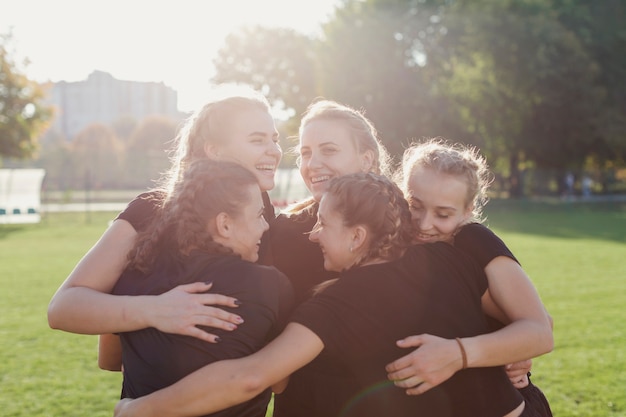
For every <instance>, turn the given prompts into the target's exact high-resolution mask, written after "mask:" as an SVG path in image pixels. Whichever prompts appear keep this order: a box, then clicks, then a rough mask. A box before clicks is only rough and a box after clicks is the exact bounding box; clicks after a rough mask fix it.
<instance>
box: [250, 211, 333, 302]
mask: <svg viewBox="0 0 626 417" xmlns="http://www.w3.org/2000/svg"><path fill="white" fill-rule="evenodd" d="M316 207H317V206H315V207H313V208H312V209H311V210H310V211H305V212H303V213H300V214H296V215H291V216H288V215H286V214H279V215H278V216H277V217H276V218H275V219H274V221H273V222H272V223H271V224H270V230H269V231H268V232H267V236H268V239H267V240H268V245H267V246H266V247H265V250H263V248H262V249H261V250H260V251H259V262H260V263H261V264H263V265H273V266H275V267H276V268H278V270H279V271H281V272H282V273H284V274H285V275H287V278H289V281H291V284H292V285H293V288H294V294H295V300H296V305H299V304H301V303H302V302H303V301H305V300H307V299H308V298H309V297H311V295H312V290H313V289H314V288H315V287H316V286H317V285H318V284H320V283H322V282H324V281H326V280H329V279H332V278H335V277H336V276H337V273H336V272H330V271H326V270H325V269H324V256H323V255H322V250H321V249H320V247H319V245H318V244H317V243H314V242H311V241H310V240H309V232H310V231H311V229H312V228H313V226H314V225H315V222H316V221H317V210H316Z"/></svg>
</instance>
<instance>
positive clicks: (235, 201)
mask: <svg viewBox="0 0 626 417" xmlns="http://www.w3.org/2000/svg"><path fill="white" fill-rule="evenodd" d="M294 150H295V151H296V152H297V161H298V162H297V163H298V167H299V170H300V174H301V176H302V179H303V181H304V184H305V185H306V187H307V189H308V191H309V194H310V197H309V198H307V199H305V200H303V201H298V202H295V203H293V204H291V205H289V206H288V207H286V208H284V209H278V208H275V207H273V206H272V203H271V200H270V198H269V194H268V192H269V191H270V190H272V189H273V188H274V186H275V173H276V171H277V168H278V166H279V163H280V161H281V157H282V150H281V147H280V145H279V134H278V130H277V129H276V125H275V121H274V118H273V116H272V114H271V107H270V105H269V103H268V101H267V99H266V98H265V97H264V96H263V95H261V94H260V93H258V92H256V91H252V90H250V91H248V90H245V89H241V90H237V91H236V92H229V93H227V94H223V95H222V96H219V97H216V98H215V99H213V100H211V101H210V102H208V103H206V104H205V105H204V106H203V107H202V108H200V109H199V110H198V111H196V112H195V113H194V114H193V115H191V116H190V117H189V118H188V119H187V120H186V122H185V124H184V125H183V126H182V128H181V129H180V131H179V132H178V135H177V137H176V142H175V149H174V153H173V158H172V165H171V168H170V169H169V171H168V172H167V173H165V174H164V176H163V178H162V179H161V181H160V183H159V184H158V186H157V187H155V188H154V189H152V190H150V191H147V192H145V193H143V194H141V195H139V196H137V197H136V198H135V199H134V200H133V201H131V202H130V203H129V204H128V206H127V207H126V208H125V209H124V210H123V211H122V212H121V213H119V214H118V216H117V217H116V218H115V220H114V221H113V222H112V223H111V224H110V226H109V227H108V228H107V230H106V231H105V232H104V234H103V235H102V236H101V238H100V239H99V240H98V242H96V244H95V245H94V246H93V247H92V248H91V249H90V250H89V251H88V252H87V254H86V255H85V256H84V257H83V258H82V259H81V260H80V261H79V263H78V264H77V265H76V267H75V268H74V269H73V271H72V272H71V273H70V275H69V276H68V277H67V279H66V280H65V282H63V284H62V285H61V286H60V287H59V289H58V290H57V292H56V293H55V294H54V296H53V298H52V300H51V302H50V305H49V308H48V321H49V324H50V326H51V327H52V328H54V329H60V330H64V331H68V332H73V333H81V334H92V335H100V336H99V355H98V364H99V366H100V367H101V368H103V369H107V370H111V371H122V373H123V383H122V387H121V401H120V402H119V403H118V404H117V406H116V407H115V411H114V415H115V416H117V417H128V416H142V417H148V416H159V417H165V416H178V417H182V416H196V417H197V416H206V415H211V416H224V417H226V416H229V417H235V416H236V417H264V416H265V415H266V412H267V408H268V404H269V402H270V400H271V398H272V393H273V398H274V404H273V407H274V408H273V416H274V417H339V416H342V417H387V416H389V417H405V416H406V417H409V416H411V417H413V416H429V417H430V416H434V417H439V416H441V417H447V416H450V417H465V416H467V417H503V416H506V417H517V416H528V417H530V416H533V417H534V416H538V417H546V416H551V415H552V414H551V411H550V406H549V404H548V401H547V400H546V398H545V396H544V395H543V393H542V391H541V390H540V389H539V388H538V387H537V386H535V385H533V383H532V382H531V381H530V378H529V377H530V369H531V366H532V361H531V360H532V359H533V358H536V357H537V356H540V355H543V354H545V353H548V352H550V351H551V350H552V348H553V334H552V319H551V317H550V315H549V314H548V312H547V310H546V308H545V307H544V305H543V303H542V302H541V299H540V297H539V295H538V293H537V290H536V288H535V287H534V285H533V284H532V282H531V280H530V278H529V277H528V275H527V274H526V273H525V272H524V270H523V269H522V267H521V265H520V262H519V261H518V260H517V259H516V257H515V256H514V255H513V253H512V252H511V251H510V250H509V249H508V247H507V246H506V245H505V243H504V242H503V241H502V240H501V239H500V238H499V237H498V236H496V235H495V234H494V233H493V232H492V231H491V230H490V229H489V228H488V227H486V226H485V225H484V224H483V223H484V215H483V212H482V209H483V208H484V205H485V204H486V203H487V192H488V188H489V186H490V184H491V181H492V174H491V172H490V171H489V168H488V166H487V163H486V160H485V159H484V157H483V156H481V154H480V152H479V151H478V150H477V149H476V148H474V147H471V146H468V145H464V144H461V143H455V142H450V141H448V140H445V139H443V138H432V139H424V140H421V141H415V142H414V143H412V144H410V145H409V146H407V148H406V150H405V151H404V154H403V156H402V158H401V161H399V163H398V164H397V166H392V165H393V164H392V163H391V158H390V156H389V154H388V152H387V151H386V149H385V148H384V146H383V145H382V142H381V141H380V138H379V137H378V133H377V131H376V129H375V127H374V125H373V123H372V122H371V121H370V120H369V119H368V118H366V116H365V113H364V112H363V111H360V110H357V109H354V108H352V107H350V106H347V105H343V104H341V103H337V102H335V101H331V100H326V99H318V100H316V101H314V102H313V103H311V104H310V106H309V107H308V109H307V111H306V112H305V113H304V114H303V115H302V118H301V123H300V127H299V131H298V144H297V145H296V146H295V148H294ZM70 366H71V365H70Z"/></svg>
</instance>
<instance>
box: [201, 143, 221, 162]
mask: <svg viewBox="0 0 626 417" xmlns="http://www.w3.org/2000/svg"><path fill="white" fill-rule="evenodd" d="M204 154H205V155H206V156H207V158H209V159H218V158H219V148H218V147H217V146H215V145H213V144H211V143H205V144H204Z"/></svg>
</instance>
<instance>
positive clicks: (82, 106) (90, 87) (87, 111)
mask: <svg viewBox="0 0 626 417" xmlns="http://www.w3.org/2000/svg"><path fill="white" fill-rule="evenodd" d="M50 102H51V104H52V105H53V106H54V107H55V111H56V116H55V120H54V122H53V125H52V128H53V129H54V130H56V131H57V132H59V133H61V134H62V135H63V136H65V138H66V139H68V140H71V139H72V137H73V136H74V135H75V134H76V133H78V132H79V131H80V130H81V129H83V128H84V127H86V126H88V125H89V124H91V123H104V124H112V123H114V122H115V121H117V120H119V119H121V118H123V117H132V118H134V119H135V120H142V119H144V118H145V117H147V116H152V115H163V116H170V117H172V118H179V117H180V114H179V111H178V93H177V92H176V91H175V90H173V89H172V88H171V87H168V86H166V85H165V84H163V83H162V82H160V83H157V82H138V81H123V80H118V79H115V78H113V76H112V75H111V74H109V73H106V72H103V71H94V72H92V73H91V74H90V75H89V77H87V79H86V80H85V81H76V82H66V81H61V82H57V83H54V84H53V86H52V89H51V94H50Z"/></svg>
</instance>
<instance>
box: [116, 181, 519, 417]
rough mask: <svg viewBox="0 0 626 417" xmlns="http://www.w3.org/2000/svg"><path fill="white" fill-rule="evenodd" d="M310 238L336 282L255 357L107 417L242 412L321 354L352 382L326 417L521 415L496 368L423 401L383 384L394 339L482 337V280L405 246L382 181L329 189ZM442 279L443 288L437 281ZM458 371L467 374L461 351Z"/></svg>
mask: <svg viewBox="0 0 626 417" xmlns="http://www.w3.org/2000/svg"><path fill="white" fill-rule="evenodd" d="M317 219H318V220H317V223H316V225H315V228H314V229H313V230H312V232H311V235H310V239H311V240H312V241H314V242H316V243H317V244H319V245H320V247H321V250H322V252H323V256H324V266H325V267H326V268H328V269H331V270H333V271H336V272H337V273H338V274H339V277H338V279H337V280H336V281H334V282H332V283H331V284H329V285H325V286H324V288H323V289H322V290H321V291H319V292H318V293H317V294H316V295H315V296H314V297H312V298H311V299H309V300H308V301H306V302H304V303H303V304H302V305H300V306H299V307H298V308H297V310H296V311H295V313H294V314H293V315H292V317H291V319H290V321H291V322H290V323H289V324H288V325H287V327H286V328H285V330H284V331H283V332H282V333H281V334H280V335H279V336H278V337H277V338H276V339H274V341H272V342H271V343H270V344H268V345H267V346H266V347H265V348H263V349H261V350H260V351H258V352H257V353H255V354H252V355H250V356H248V357H245V358H240V359H235V360H227V361H221V362H216V363H213V364H210V365H208V366H205V367H203V368H202V369H200V370H198V371H196V372H194V373H192V374H190V375H189V376H187V377H185V378H183V379H182V380H181V381H179V382H178V383H176V384H174V385H172V386H170V387H168V388H165V389H163V390H160V391H157V392H155V393H153V394H151V395H148V396H146V397H142V398H139V399H136V400H122V401H121V402H120V403H119V404H118V406H117V407H116V413H115V415H116V416H118V417H124V416H137V415H141V416H156V415H160V416H169V415H179V416H197V415H203V414H206V413H209V412H215V411H218V410H220V409H223V408H226V407H229V406H232V405H234V404H238V403H240V402H242V401H246V400H248V399H249V398H252V397H254V396H255V395H257V393H259V392H262V391H263V390H264V389H266V388H267V387H268V386H270V385H271V384H275V383H277V382H278V381H280V380H281V379H282V378H285V377H287V376H288V375H289V374H290V373H292V372H293V371H295V370H296V369H298V368H300V367H302V366H304V365H305V364H306V363H308V362H310V361H311V360H313V359H314V358H315V357H317V356H318V355H319V358H320V359H321V360H323V361H328V362H329V363H334V364H341V370H342V372H345V373H346V374H349V375H350V376H351V380H352V381H353V383H352V385H350V387H349V389H350V390H351V394H352V395H351V401H350V402H349V403H347V404H346V405H345V407H344V408H343V409H342V410H338V412H337V414H334V415H327V417H333V416H335V415H337V416H338V415H341V416H359V417H370V416H371V417H383V416H394V417H404V416H406V417H408V416H415V415H428V416H455V417H459V416H468V417H469V416H472V417H475V416H482V417H492V416H493V417H495V416H508V417H514V416H519V415H521V413H522V410H523V409H524V401H523V399H522V397H521V395H520V394H519V393H518V392H517V390H516V389H515V388H514V387H513V386H512V385H511V384H510V382H509V380H508V378H507V376H506V373H505V372H504V369H503V368H502V367H491V368H487V367H485V368H475V369H463V370H461V371H459V372H457V373H456V374H455V375H453V376H452V377H451V378H450V379H448V380H447V381H446V382H444V383H442V384H440V385H438V386H437V387H434V388H432V389H431V390H429V391H428V392H427V393H425V394H423V395H419V396H408V395H406V394H405V393H404V392H403V390H399V389H397V388H396V387H394V386H393V383H392V382H389V381H387V378H386V372H385V370H384V367H385V364H386V363H388V361H389V360H391V359H393V358H396V357H397V356H398V355H399V353H400V348H398V347H396V346H395V343H394V342H395V340H397V339H398V338H401V337H403V336H404V335H406V334H408V333H407V332H411V331H415V330H416V329H419V330H420V331H422V332H424V333H430V334H436V335H439V336H441V337H452V338H454V337H465V336H472V335H478V334H481V333H484V332H486V331H487V323H486V320H485V318H484V314H483V312H482V309H481V301H480V299H481V295H482V294H483V293H484V291H485V289H486V287H487V280H486V277H485V276H484V273H483V272H482V270H481V269H480V268H479V267H478V266H477V265H476V264H474V263H473V262H472V261H471V260H470V259H469V258H467V257H465V256H464V255H463V254H462V253H461V252H459V251H457V249H455V248H454V247H453V246H451V245H449V244H447V243H443V242H440V243H433V244H426V245H411V243H412V240H413V235H414V232H413V229H412V222H411V213H410V211H409V206H408V204H407V202H406V201H405V200H404V196H403V194H402V191H401V190H400V189H399V188H398V187H397V186H396V185H395V184H394V183H392V182H391V181H390V180H388V179H386V178H385V177H382V176H378V175H375V174H372V173H360V174H352V175H346V176H343V177H339V178H335V179H333V180H332V181H330V183H329V184H328V187H327V190H326V192H325V193H324V194H323V197H322V198H321V200H320V202H319V209H318V213H317ZM442 275H444V276H446V278H447V279H446V280H443V279H441V276H442ZM455 362H456V363H457V366H458V367H459V368H465V367H466V365H467V364H466V355H465V350H464V347H463V344H462V343H461V342H458V356H457V358H456V359H455Z"/></svg>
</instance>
